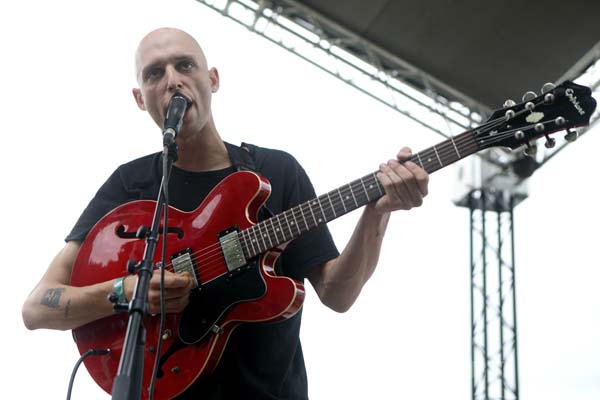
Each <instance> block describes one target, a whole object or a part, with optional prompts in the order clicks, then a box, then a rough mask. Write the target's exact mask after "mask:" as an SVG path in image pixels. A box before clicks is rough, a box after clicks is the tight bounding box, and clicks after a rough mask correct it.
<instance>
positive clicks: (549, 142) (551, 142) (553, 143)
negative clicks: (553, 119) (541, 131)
mask: <svg viewBox="0 0 600 400" xmlns="http://www.w3.org/2000/svg"><path fill="white" fill-rule="evenodd" d="M544 146H546V148H547V149H551V148H553V147H554V146H556V139H554V138H551V137H550V136H548V135H546V143H544Z"/></svg>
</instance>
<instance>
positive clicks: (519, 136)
mask: <svg viewBox="0 0 600 400" xmlns="http://www.w3.org/2000/svg"><path fill="white" fill-rule="evenodd" d="M524 138H525V132H523V131H520V130H519V131H516V132H515V139H517V140H523V139H524Z"/></svg>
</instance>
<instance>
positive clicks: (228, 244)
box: [219, 230, 246, 273]
mask: <svg viewBox="0 0 600 400" xmlns="http://www.w3.org/2000/svg"><path fill="white" fill-rule="evenodd" d="M219 244H220V245H221V251H222V252H223V257H224V258H225V264H226V265H227V270H228V271H229V272H230V273H232V272H234V271H236V270H237V269H239V268H240V267H243V266H244V265H246V257H244V251H243V249H242V244H241V243H240V238H239V236H238V231H237V230H232V231H224V232H223V233H222V234H221V235H220V236H219Z"/></svg>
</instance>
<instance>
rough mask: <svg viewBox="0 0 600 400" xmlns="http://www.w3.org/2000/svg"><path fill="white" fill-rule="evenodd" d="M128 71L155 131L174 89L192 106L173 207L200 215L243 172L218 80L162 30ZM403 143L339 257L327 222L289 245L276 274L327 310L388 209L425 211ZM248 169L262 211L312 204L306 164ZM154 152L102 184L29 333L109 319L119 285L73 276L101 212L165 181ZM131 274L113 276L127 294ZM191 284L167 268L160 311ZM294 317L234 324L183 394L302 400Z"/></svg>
mask: <svg viewBox="0 0 600 400" xmlns="http://www.w3.org/2000/svg"><path fill="white" fill-rule="evenodd" d="M135 66H136V73H137V80H138V84H139V88H135V89H133V96H134V98H135V101H136V103H137V105H138V107H139V108H140V109H141V110H143V111H147V112H148V113H149V114H150V116H151V118H152V119H153V120H154V122H155V123H156V124H157V126H158V127H159V128H161V129H162V124H163V121H164V118H165V113H166V110H167V107H168V104H169V101H170V100H171V98H172V97H173V95H174V94H179V95H181V96H183V97H185V98H186V99H187V100H188V103H189V108H188V109H187V111H186V113H185V116H184V119H183V124H182V128H181V131H180V133H179V135H178V136H177V139H176V143H177V145H178V148H179V158H178V160H177V161H176V162H175V164H174V167H173V169H172V173H171V174H172V175H171V179H170V185H169V193H170V198H171V205H172V206H174V207H176V208H178V209H180V210H184V211H192V210H194V209H196V208H197V207H198V206H199V205H200V204H201V202H202V200H203V199H204V197H205V196H206V195H207V194H208V193H209V192H210V190H211V189H212V188H213V187H215V186H216V185H217V184H218V183H219V182H220V181H221V180H222V179H224V178H225V177H226V176H228V175H230V174H231V173H233V172H235V171H236V170H238V169H239V165H238V162H237V157H236V156H235V151H237V149H236V147H235V146H232V145H230V144H228V143H225V142H224V141H223V139H222V138H221V136H220V135H219V132H218V131H217V128H216V125H215V121H214V119H213V115H212V110H211V99H212V96H213V94H215V93H217V92H218V90H219V73H218V71H217V69H216V68H209V67H208V64H207V61H206V57H205V55H204V53H203V51H202V49H201V47H200V45H199V44H198V43H197V41H196V40H195V39H194V38H193V37H192V36H190V35H189V34H187V33H185V32H183V31H181V30H177V29H173V28H161V29H157V30H155V31H152V32H150V33H149V34H148V35H146V36H145V37H144V38H143V39H142V40H141V42H140V44H139V46H138V49H137V52H136V56H135ZM410 155H411V153H410V150H409V149H408V148H403V149H402V150H401V151H400V152H399V153H398V154H397V156H396V158H395V159H393V160H390V161H388V162H387V163H382V164H381V165H380V166H379V173H378V175H377V177H378V179H379V181H380V182H381V184H382V185H383V187H384V188H385V195H384V196H383V197H381V198H380V199H379V200H377V201H376V202H374V203H370V204H368V205H367V206H365V207H364V211H363V214H362V216H361V218H360V220H359V222H358V224H357V226H356V228H355V231H354V233H353V235H352V237H351V239H350V241H349V242H348V244H347V245H346V246H345V248H344V250H343V251H342V252H341V254H340V253H338V250H337V249H336V247H335V245H334V244H333V240H332V239H331V235H330V234H329V231H328V230H327V227H326V226H324V225H323V226H320V227H319V228H317V229H315V230H313V231H310V232H309V233H307V234H306V235H303V236H301V237H300V238H298V239H295V240H294V241H292V243H291V244H290V245H289V246H288V247H287V248H286V250H285V251H284V253H283V254H282V255H281V257H280V259H279V260H278V265H277V272H278V274H281V275H285V276H289V277H291V278H294V279H296V280H299V281H303V280H304V279H308V280H309V281H310V283H311V284H312V286H313V287H314V288H315V291H316V293H317V294H318V296H319V298H320V299H321V301H322V303H323V304H325V305H326V306H328V307H330V308H331V309H333V310H335V311H338V312H344V311H346V310H348V309H349V308H350V306H351V305H352V304H353V303H354V301H355V300H356V298H357V297H358V295H359V293H360V292H361V289H362V287H363V286H364V284H365V283H366V282H367V280H368V279H369V277H370V276H371V274H372V273H373V271H374V269H375V266H376V264H377V261H378V257H379V252H380V248H381V243H382V239H383V236H384V233H385V229H386V226H387V222H388V219H389V216H390V212H392V211H395V210H400V209H404V210H408V209H410V208H412V207H416V206H420V205H421V204H422V201H423V197H424V196H425V195H426V194H427V190H428V189H427V188H428V175H427V173H426V172H425V171H424V170H423V169H421V168H419V167H418V166H417V165H415V164H414V163H411V162H409V161H406V160H408V158H409V157H410ZM251 158H252V162H253V164H254V168H253V169H254V170H255V171H256V172H257V173H258V174H260V175H261V176H263V177H264V178H266V179H268V180H269V181H270V183H271V187H272V193H271V196H270V197H269V199H268V201H267V203H266V206H267V207H268V209H269V210H270V211H272V212H274V213H275V214H278V213H280V212H283V211H285V210H287V209H289V208H291V207H293V206H296V205H297V204H300V203H302V202H304V201H306V200H308V199H311V198H314V197H316V196H315V193H314V189H313V187H312V185H311V183H310V180H309V178H308V177H307V176H306V174H305V172H304V170H303V169H302V167H301V166H300V165H299V164H298V162H297V161H296V160H295V159H294V158H293V157H292V156H290V155H289V154H287V153H285V152H282V151H278V150H271V149H267V148H263V147H258V146H251ZM160 162H161V158H160V153H156V154H150V155H148V156H145V157H142V158H140V159H137V160H134V161H131V162H129V163H126V164H123V165H121V166H120V167H118V168H117V169H116V170H115V172H114V173H113V174H112V175H111V176H110V177H109V178H108V180H107V181H106V182H105V183H104V185H103V186H102V187H101V188H100V189H99V191H98V193H97V194H96V195H95V197H94V198H93V199H92V201H91V202H90V204H89V205H88V207H87V208H86V209H85V210H84V212H83V214H82V215H81V217H80V218H79V220H78V221H77V223H76V224H75V226H74V228H73V229H72V231H71V233H69V235H68V236H67V237H66V245H65V246H64V248H63V249H62V250H61V251H60V252H59V253H58V254H57V255H56V257H55V258H54V259H53V260H52V261H51V263H50V265H49V267H48V269H47V271H46V273H45V274H44V275H43V277H42V278H41V280H40V282H39V284H38V285H37V286H36V287H35V288H34V290H33V291H32V292H31V294H30V295H29V296H28V298H27V299H26V301H25V304H24V306H23V320H24V322H25V325H26V326H27V327H28V328H29V329H39V328H50V329H63V330H66V329H74V328H77V327H80V326H82V325H84V324H87V323H89V322H91V321H95V320H98V319H100V318H103V317H106V316H110V315H112V314H113V307H112V304H111V303H110V302H108V301H107V296H108V295H109V294H110V293H112V292H113V291H114V290H115V284H116V283H117V282H116V281H115V280H109V281H106V282H99V283H97V284H94V285H91V286H84V287H74V286H70V284H69V283H70V275H71V270H72V267H73V263H74V261H75V258H76V257H77V253H78V250H79V248H80V245H81V243H82V242H83V241H84V240H85V238H86V235H87V233H88V232H89V230H90V229H91V228H92V226H93V225H94V224H95V223H96V222H97V221H98V220H99V219H100V218H101V217H102V216H103V215H105V214H106V213H108V212H109V211H111V210H112V209H114V208H115V207H117V206H119V205H121V204H124V203H126V202H129V201H133V200H139V199H156V197H157V194H158V188H159V185H160V178H161V174H160V171H161V167H160ZM135 280H136V277H135V276H130V277H127V278H125V279H122V280H120V282H119V284H120V285H122V290H123V294H124V296H125V298H126V299H131V297H132V293H133V289H134V286H135ZM193 287H194V284H193V281H192V279H190V277H189V275H186V274H183V275H180V274H174V273H170V272H168V271H167V272H166V277H165V291H166V296H165V297H166V310H167V313H179V312H182V311H183V310H184V308H185V307H186V306H187V305H188V302H189V296H190V291H191V290H192V289H193ZM159 290H160V280H159V274H158V272H156V271H155V273H154V275H153V277H152V280H151V284H150V289H149V294H148V300H149V304H150V310H149V311H150V312H151V313H158V312H160V301H159V300H160V296H159ZM300 318H301V312H298V313H297V314H296V315H294V316H293V317H291V318H289V319H287V320H285V321H283V322H280V323H276V324H262V323H251V324H243V325H242V326H241V327H239V328H238V329H236V330H235V331H234V332H233V334H232V336H231V338H230V340H229V342H228V344H227V348H226V349H225V351H224V353H223V356H222V358H221V360H220V362H219V365H218V367H217V369H216V370H215V372H214V373H213V374H212V375H211V376H210V378H209V379H208V381H207V382H205V383H203V384H202V385H197V386H196V387H193V388H191V389H190V390H188V391H187V392H185V393H184V394H183V395H182V397H181V398H202V399H242V398H243V399H306V398H307V397H308V395H307V379H306V370H305V366H304V360H303V357H302V348H301V345H300V339H299V330H300Z"/></svg>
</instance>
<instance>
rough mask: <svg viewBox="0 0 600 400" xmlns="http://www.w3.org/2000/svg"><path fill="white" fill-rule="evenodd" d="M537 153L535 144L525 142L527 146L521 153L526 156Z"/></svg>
mask: <svg viewBox="0 0 600 400" xmlns="http://www.w3.org/2000/svg"><path fill="white" fill-rule="evenodd" d="M536 153H537V146H536V145H535V144H531V143H527V147H525V149H524V150H523V154H525V155H526V156H527V157H533V156H535V155H536Z"/></svg>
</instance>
